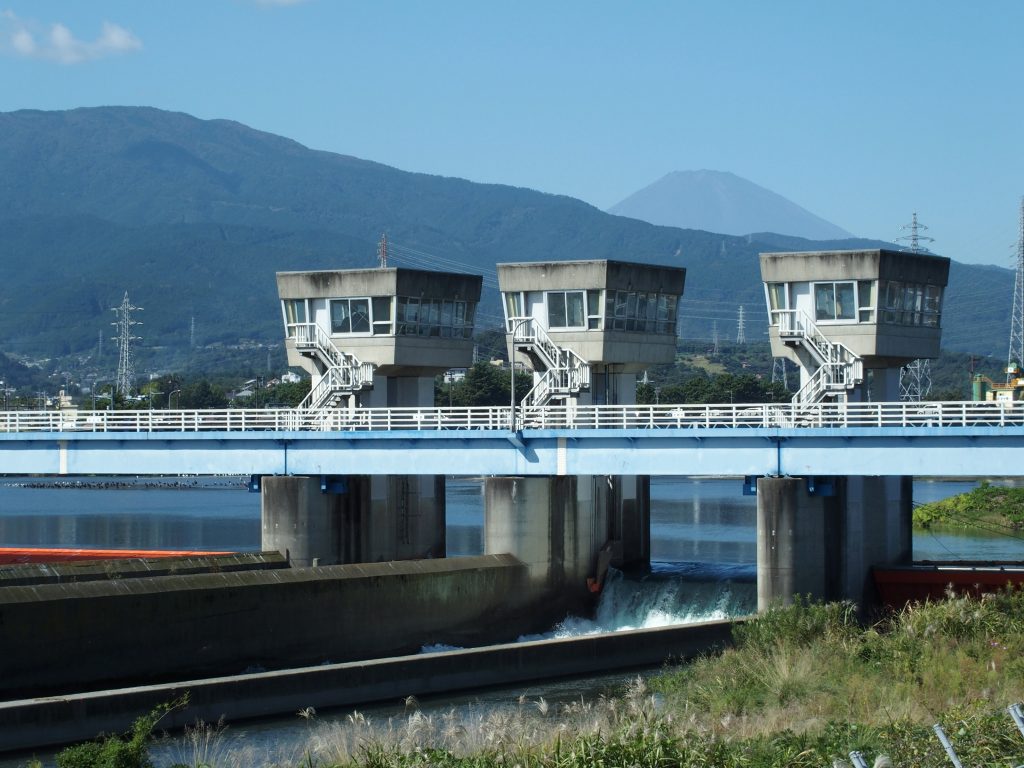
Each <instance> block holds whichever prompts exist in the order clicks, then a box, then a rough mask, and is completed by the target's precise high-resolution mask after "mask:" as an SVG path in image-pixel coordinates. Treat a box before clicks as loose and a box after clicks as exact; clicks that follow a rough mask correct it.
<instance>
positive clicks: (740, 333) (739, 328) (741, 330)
mask: <svg viewBox="0 0 1024 768" xmlns="http://www.w3.org/2000/svg"><path fill="white" fill-rule="evenodd" d="M746 325H747V324H746V322H745V321H744V319H743V305H742V304H740V317H739V320H737V321H736V343H737V344H746V343H747V334H746Z"/></svg>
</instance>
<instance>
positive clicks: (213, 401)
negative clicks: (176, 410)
mask: <svg viewBox="0 0 1024 768" xmlns="http://www.w3.org/2000/svg"><path fill="white" fill-rule="evenodd" d="M179 397H180V400H179V401H178V402H179V403H180V404H181V407H182V408H227V405H228V397H227V395H226V394H225V393H224V390H223V389H221V388H220V387H217V386H214V385H212V384H210V382H209V381H207V380H206V379H199V380H197V381H192V382H189V383H188V384H185V385H184V386H183V387H182V388H181V395H180V396H179Z"/></svg>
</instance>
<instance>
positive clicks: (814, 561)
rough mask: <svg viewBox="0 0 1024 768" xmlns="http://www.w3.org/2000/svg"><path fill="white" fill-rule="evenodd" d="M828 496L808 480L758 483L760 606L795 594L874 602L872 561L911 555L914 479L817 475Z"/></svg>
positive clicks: (770, 479) (900, 559) (899, 561)
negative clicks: (816, 492) (815, 492)
mask: <svg viewBox="0 0 1024 768" xmlns="http://www.w3.org/2000/svg"><path fill="white" fill-rule="evenodd" d="M822 481H825V483H827V484H828V485H829V486H831V488H830V491H829V493H830V495H821V496H817V495H813V494H812V493H811V492H810V491H809V490H808V482H807V479H806V478H798V477H762V478H758V481H757V608H758V610H759V611H763V610H765V609H766V608H767V607H768V606H769V605H771V604H772V603H775V602H781V603H783V604H789V603H791V602H792V598H793V595H796V594H801V595H810V596H811V598H813V599H820V600H842V599H847V600H853V601H854V602H856V603H858V604H859V605H861V606H864V607H866V606H870V605H872V604H873V603H874V602H875V601H876V596H875V592H874V585H873V584H872V582H871V566H873V565H899V564H903V563H908V562H910V561H911V558H912V540H911V539H912V535H911V525H912V518H911V507H912V496H913V485H912V478H910V477H835V478H818V482H817V485H818V488H819V490H820V489H821V487H822V485H823V482H822Z"/></svg>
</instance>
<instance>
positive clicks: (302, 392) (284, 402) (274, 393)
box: [266, 379, 312, 408]
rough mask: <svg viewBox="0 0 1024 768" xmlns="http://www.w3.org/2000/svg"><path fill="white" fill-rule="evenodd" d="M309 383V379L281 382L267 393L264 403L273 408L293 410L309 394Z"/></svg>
mask: <svg viewBox="0 0 1024 768" xmlns="http://www.w3.org/2000/svg"><path fill="white" fill-rule="evenodd" d="M311 383H312V382H311V381H310V380H309V379H303V380H302V381H296V382H282V383H280V384H277V385H276V386H273V387H271V388H270V389H269V390H268V391H267V396H266V401H267V403H268V405H269V406H271V407H274V408H295V407H296V406H297V405H298V404H299V403H301V402H302V400H303V398H305V397H306V395H308V394H309V387H310V384H311Z"/></svg>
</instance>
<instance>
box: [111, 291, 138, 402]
mask: <svg viewBox="0 0 1024 768" xmlns="http://www.w3.org/2000/svg"><path fill="white" fill-rule="evenodd" d="M111 309H112V310H113V311H114V312H115V313H117V321H116V322H113V323H111V325H113V326H114V327H115V328H117V336H114V337H113V338H114V341H116V342H117V350H118V356H117V379H116V381H115V389H116V390H117V393H118V394H119V395H121V396H122V397H127V396H128V395H130V394H131V390H132V386H133V385H134V384H135V361H134V360H133V358H132V342H133V341H138V340H139V338H140V337H138V336H133V335H132V326H133V325H142V323H141V322H140V321H138V320H132V312H135V311H136V310H138V311H140V312H141V311H142V307H136V306H133V305H132V303H131V302H130V301H129V300H128V291H125V292H124V299H122V301H121V306H119V307H111Z"/></svg>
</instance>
